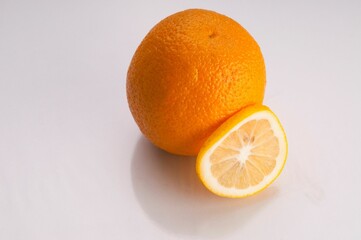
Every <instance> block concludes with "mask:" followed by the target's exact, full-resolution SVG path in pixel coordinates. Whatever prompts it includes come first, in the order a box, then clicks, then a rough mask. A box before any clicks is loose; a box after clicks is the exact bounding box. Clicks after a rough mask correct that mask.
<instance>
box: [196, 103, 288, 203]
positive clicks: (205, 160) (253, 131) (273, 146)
mask: <svg viewBox="0 0 361 240" xmlns="http://www.w3.org/2000/svg"><path fill="white" fill-rule="evenodd" d="M286 158H287V139H286V134H285V132H284V130H283V128H282V126H281V123H280V122H279V120H278V118H277V117H276V115H275V114H274V113H273V112H272V111H271V110H270V109H269V108H268V107H266V106H261V105H253V106H250V107H246V108H243V109H242V110H241V111H239V112H238V113H236V114H235V115H234V116H232V117H231V118H229V119H228V120H227V121H226V122H224V123H223V124H222V125H221V126H220V127H219V128H218V129H217V130H216V131H215V132H214V133H212V135H211V136H210V137H209V138H208V140H207V141H206V142H205V143H204V145H203V147H202V149H201V150H200V152H199V155H198V157H197V163H196V170H197V173H198V176H199V177H200V179H201V181H202V182H203V184H204V185H205V186H206V187H207V188H208V189H209V190H210V191H211V192H213V193H215V194H217V195H220V196H223V197H232V198H237V197H246V196H250V195H253V194H255V193H257V192H260V191H262V190H263V189H265V188H266V187H267V186H269V185H270V184H271V183H272V182H273V181H274V180H275V179H276V178H277V177H278V176H279V174H280V173H281V171H282V169H283V167H284V165H285V162H286Z"/></svg>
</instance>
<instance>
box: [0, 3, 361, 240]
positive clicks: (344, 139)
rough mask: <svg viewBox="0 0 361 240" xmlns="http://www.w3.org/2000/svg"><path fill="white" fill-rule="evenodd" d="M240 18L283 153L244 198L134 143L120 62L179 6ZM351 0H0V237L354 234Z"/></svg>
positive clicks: (358, 179)
mask: <svg viewBox="0 0 361 240" xmlns="http://www.w3.org/2000/svg"><path fill="white" fill-rule="evenodd" d="M195 7H197V8H205V9H210V10H215V11H217V12H220V13H223V14H226V15H227V16H230V17H232V18H233V19H235V20H236V21H238V22H239V23H241V24H242V25H243V26H244V27H245V28H246V29H247V30H248V31H249V32H250V33H251V34H252V35H253V36H254V38H255V39H256V40H257V41H258V43H259V45H260V46H261V48H262V51H263V53H264V57H265V61H266V66H267V81H268V82H267V89H266V97H265V102H264V103H265V104H266V105H269V106H270V107H271V108H272V109H273V110H274V111H275V112H276V114H277V115H278V116H279V118H280V119H281V122H282V123H283V125H284V127H285V130H286V132H287V135H288V140H289V157H288V162H287V164H286V167H285V169H284V171H283V173H282V174H281V176H280V177H279V178H278V179H277V181H276V182H275V183H274V184H273V185H272V186H271V187H270V188H268V189H267V190H265V191H264V192H262V193H260V194H258V195H256V196H254V197H250V198H247V199H236V200H233V199H223V198H220V197H217V196H214V195H213V194H211V193H209V192H208V191H207V190H206V189H205V188H204V187H203V186H202V185H201V184H200V182H199V181H198V179H197V177H196V175H195V169H194V158H185V157H177V156H173V155H170V154H167V153H165V152H163V151H160V150H158V149H156V148H155V147H153V146H152V145H151V144H150V143H149V142H148V141H147V140H145V139H144V138H143V137H142V136H141V134H140V132H139V130H138V128H137V126H136V124H135V123H134V121H133V119H132V117H131V114H130V112H129V110H128V105H127V101H126V94H125V81H126V72H127V68H128V65H129V62H130V60H131V57H132V55H133V53H134V51H135V49H136V47H137V46H138V44H139V43H140V41H141V40H142V38H143V37H144V36H145V34H146V33H147V32H148V31H149V29H150V28H151V27H152V26H153V25H155V24H156V23H157V22H158V21H160V20H161V19H163V18H164V17H166V16H168V15H170V14H172V13H174V12H177V11H180V10H183V9H187V8H195ZM360 82H361V2H360V1H357V0H354V1H351V0H350V1H292V2H291V1H271V0H269V1H230V0H229V1H215V0H214V1H213V0H212V1H211V0H208V1H194V0H193V1H166V0H157V1H146V0H144V1H127V2H126V1H122V0H117V1H115V0H111V1H107V0H90V1H85V0H72V1H70V0H65V1H47V0H32V1H25V0H23V1H20V0H0V239H1V240H17V239H21V240H22V239H26V240H43V239H44V240H45V239H46V240H48V239H51V240H57V239H59V240H60V239H61V240H64V239H71V240H72V239H74V240H79V239H86V240H93V239H102V240H103V239H104V240H108V239H109V240H113V239H114V240H115V239H157V240H158V239H360V238H361V206H360V203H361V146H360V144H361V137H360V135H361V127H360V124H361V114H360V112H361V107H360V104H361V94H360V89H361V84H360Z"/></svg>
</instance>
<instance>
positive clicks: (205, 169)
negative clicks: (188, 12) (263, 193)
mask: <svg viewBox="0 0 361 240" xmlns="http://www.w3.org/2000/svg"><path fill="white" fill-rule="evenodd" d="M261 119H265V120H268V121H269V123H270V125H271V129H272V130H273V132H274V135H275V137H276V138H277V139H278V143H279V148H280V149H279V153H278V156H277V157H276V165H275V167H274V169H273V171H272V172H271V173H270V174H269V175H267V176H265V177H264V179H263V180H262V181H261V182H260V183H259V184H257V185H255V186H250V187H248V188H245V189H239V188H236V187H230V188H229V187H224V186H223V185H221V184H220V183H219V182H218V180H217V178H215V177H214V176H213V175H212V173H211V166H212V164H211V162H210V156H211V155H212V153H213V152H214V150H215V149H216V148H217V147H218V146H220V144H221V143H222V142H223V141H224V139H225V138H227V137H228V136H229V135H230V134H231V133H232V132H234V131H236V130H237V129H239V128H240V127H241V126H242V125H244V124H245V123H247V122H249V121H252V120H261ZM251 149H252V146H248V145H247V146H245V147H243V148H242V149H239V151H240V154H239V155H238V156H237V159H238V161H240V163H245V161H247V159H248V157H249V155H250V151H251ZM286 154H287V144H286V139H285V134H284V132H283V129H282V128H281V127H280V125H279V122H278V120H277V118H276V117H275V116H274V115H273V114H272V113H271V112H269V111H260V112H257V113H255V114H253V115H251V116H249V117H247V118H245V119H244V120H243V121H241V122H240V123H238V124H237V125H236V126H234V127H233V128H232V129H231V130H230V131H228V133H227V134H225V135H224V136H223V137H222V138H220V139H219V140H218V141H217V142H216V143H215V144H213V146H212V147H211V148H210V149H208V151H207V152H206V153H205V154H204V156H203V160H202V161H201V166H200V174H201V175H202V176H203V179H206V182H207V183H206V185H207V187H208V188H210V189H212V191H214V192H216V193H220V194H221V195H228V196H235V197H237V196H240V197H241V196H246V195H251V194H252V193H255V192H258V191H259V190H261V189H263V188H265V187H266V186H267V185H269V184H270V182H272V181H273V180H274V179H275V178H276V177H277V175H278V174H279V172H280V171H281V170H282V167H283V165H284V162H285V161H286Z"/></svg>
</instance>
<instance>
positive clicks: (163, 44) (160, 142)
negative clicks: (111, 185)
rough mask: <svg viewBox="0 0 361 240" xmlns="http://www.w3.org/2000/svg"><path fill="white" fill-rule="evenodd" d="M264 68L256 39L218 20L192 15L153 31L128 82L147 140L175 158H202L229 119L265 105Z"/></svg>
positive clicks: (179, 16) (130, 99)
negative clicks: (202, 151) (205, 147)
mask: <svg viewBox="0 0 361 240" xmlns="http://www.w3.org/2000/svg"><path fill="white" fill-rule="evenodd" d="M265 79H266V74H265V65H264V60H263V57H262V53H261V50H260V48H259V46H258V44H257V43H256V41H255V40H254V39H253V38H252V36H251V35H250V34H249V33H248V32H247V31H246V30H245V29H244V28H243V27H242V26H241V25H240V24H238V23H237V22H235V21H234V20H232V19H231V18H229V17H227V16H224V15H221V14H219V13H216V12H213V11H208V10H201V9H189V10H185V11H182V12H178V13H175V14H173V15H171V16H169V17H167V18H165V19H164V20H162V21H161V22H159V23H158V24H157V25H156V26H154V27H153V29H151V31H150V32H149V33H148V34H147V35H146V37H145V38H144V39H143V41H142V42H141V44H140V46H139V47H138V49H137V50H136V52H135V54H134V56H133V59H132V61H131V63H130V66H129V70H128V75H127V97H128V103H129V107H130V110H131V113H132V114H133V117H134V119H135V121H136V123H137V124H138V126H139V128H140V130H141V132H142V133H143V134H144V135H145V136H146V137H147V138H148V139H149V140H150V141H151V142H153V144H155V145H156V146H158V147H160V148H162V149H164V150H166V151H168V152H170V153H174V154H180V155H196V154H197V153H198V151H199V149H200V147H201V146H202V144H203V142H204V141H205V140H206V139H207V138H208V137H209V136H210V135H211V133H212V132H213V131H214V130H215V129H216V128H217V127H218V126H219V125H220V124H222V123H223V122H224V121H225V120H226V119H228V118H229V117H230V116H232V115H233V114H234V113H236V112H237V111H239V110H240V109H242V108H243V107H245V106H248V105H251V104H255V103H262V101H263V96H264V90H265V83H266V80H265Z"/></svg>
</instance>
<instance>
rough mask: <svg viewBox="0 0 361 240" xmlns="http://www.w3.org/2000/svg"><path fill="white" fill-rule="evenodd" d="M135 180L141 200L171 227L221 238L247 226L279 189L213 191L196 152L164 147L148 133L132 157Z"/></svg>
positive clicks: (158, 220)
mask: <svg viewBox="0 0 361 240" xmlns="http://www.w3.org/2000/svg"><path fill="white" fill-rule="evenodd" d="M131 168H132V169H131V171H132V183H133V188H134V192H135V194H136V197H137V199H138V201H139V204H140V205H141V207H142V208H143V209H144V211H145V213H146V214H147V215H148V216H149V218H150V219H151V220H153V221H154V222H156V223H157V225H159V226H160V227H162V228H164V229H166V230H167V231H170V232H173V233H176V234H184V235H196V236H203V237H207V238H212V237H214V238H216V237H220V236H225V235H227V234H231V233H232V232H234V231H235V230H237V229H238V230H239V229H240V228H242V225H244V224H246V223H247V221H249V220H250V219H251V218H252V216H254V215H255V214H258V213H259V212H260V210H261V209H262V207H263V206H264V205H265V204H267V202H269V201H270V200H271V199H272V196H273V195H275V194H277V189H276V188H275V187H270V188H268V189H266V190H265V191H263V192H262V193H260V194H258V195H256V196H253V197H250V198H245V199H226V198H221V197H218V196H216V195H214V194H212V193H210V192H209V191H208V190H207V189H206V188H205V187H203V185H202V184H201V182H200V181H199V180H198V177H197V175H196V172H195V157H184V156H176V155H172V154H169V153H167V152H164V151H162V150H160V149H158V148H156V147H154V146H153V145H152V144H151V143H149V142H148V141H147V140H146V139H145V138H144V137H141V138H140V139H139V141H138V144H137V146H136V148H135V151H134V155H133V159H132V167H131Z"/></svg>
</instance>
